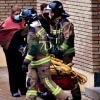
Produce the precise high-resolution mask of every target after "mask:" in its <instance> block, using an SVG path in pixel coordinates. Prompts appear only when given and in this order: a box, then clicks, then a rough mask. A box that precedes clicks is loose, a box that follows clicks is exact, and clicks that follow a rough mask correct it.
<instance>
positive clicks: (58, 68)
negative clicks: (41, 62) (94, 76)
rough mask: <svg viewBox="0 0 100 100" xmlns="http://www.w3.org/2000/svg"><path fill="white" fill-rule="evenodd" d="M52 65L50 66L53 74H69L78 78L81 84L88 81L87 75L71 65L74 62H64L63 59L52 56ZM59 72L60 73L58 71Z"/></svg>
mask: <svg viewBox="0 0 100 100" xmlns="http://www.w3.org/2000/svg"><path fill="white" fill-rule="evenodd" d="M51 62H52V64H53V65H52V66H50V72H51V75H57V74H58V73H59V74H61V75H66V74H67V75H69V76H70V77H71V78H75V79H77V81H78V82H79V83H80V84H82V85H83V84H85V83H86V82H87V77H86V76H85V75H83V74H81V73H79V72H76V71H74V70H72V69H71V68H70V67H71V66H72V65H73V63H69V64H67V65H66V64H64V63H63V61H62V60H60V59H57V58H54V57H51ZM57 72H58V73H57Z"/></svg>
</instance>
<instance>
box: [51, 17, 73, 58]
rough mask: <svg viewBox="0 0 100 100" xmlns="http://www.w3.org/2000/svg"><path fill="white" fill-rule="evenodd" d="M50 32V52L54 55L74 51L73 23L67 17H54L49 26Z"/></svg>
mask: <svg viewBox="0 0 100 100" xmlns="http://www.w3.org/2000/svg"><path fill="white" fill-rule="evenodd" d="M50 34H51V36H50V41H51V46H50V47H51V49H50V53H53V54H55V55H60V53H61V54H62V53H63V54H64V55H65V54H71V53H73V52H75V50H74V25H73V24H72V23H71V22H69V20H68V19H66V18H65V17H58V18H55V19H54V21H53V23H52V24H51V26H50ZM57 52H58V53H57ZM58 58H59V57H58Z"/></svg>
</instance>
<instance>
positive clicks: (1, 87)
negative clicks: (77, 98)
mask: <svg viewBox="0 0 100 100" xmlns="http://www.w3.org/2000/svg"><path fill="white" fill-rule="evenodd" d="M66 93H68V95H69V99H70V100H71V99H72V96H71V94H70V91H66ZM0 100H25V96H21V97H12V96H11V94H10V90H9V81H8V70H7V67H0ZM37 100H42V99H39V98H37ZM82 100H92V99H90V98H88V97H86V96H85V93H82Z"/></svg>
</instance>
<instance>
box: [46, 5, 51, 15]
mask: <svg viewBox="0 0 100 100" xmlns="http://www.w3.org/2000/svg"><path fill="white" fill-rule="evenodd" d="M51 11H52V9H51V8H50V7H49V5H48V6H47V7H46V9H45V13H50V12H51Z"/></svg>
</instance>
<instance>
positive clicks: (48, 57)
mask: <svg viewBox="0 0 100 100" xmlns="http://www.w3.org/2000/svg"><path fill="white" fill-rule="evenodd" d="M50 60H51V57H50V56H47V57H45V58H42V59H40V60H38V61H31V63H30V65H31V66H36V65H41V64H44V63H46V62H49V61H50Z"/></svg>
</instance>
